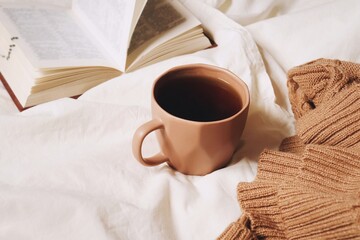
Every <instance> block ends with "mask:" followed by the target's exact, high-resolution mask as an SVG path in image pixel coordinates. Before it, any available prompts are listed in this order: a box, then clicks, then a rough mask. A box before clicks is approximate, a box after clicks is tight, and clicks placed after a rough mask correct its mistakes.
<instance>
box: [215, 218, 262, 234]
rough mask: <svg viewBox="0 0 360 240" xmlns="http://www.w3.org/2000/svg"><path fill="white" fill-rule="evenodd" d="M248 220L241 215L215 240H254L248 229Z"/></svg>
mask: <svg viewBox="0 0 360 240" xmlns="http://www.w3.org/2000/svg"><path fill="white" fill-rule="evenodd" d="M248 224H249V219H248V217H247V216H246V215H242V216H241V218H239V219H238V220H237V221H236V222H233V223H232V224H230V225H229V226H228V227H227V228H226V229H225V231H224V232H223V233H222V234H221V235H220V236H219V237H218V238H217V240H253V239H256V238H255V236H254V235H253V234H252V232H251V231H250V229H249V228H248Z"/></svg>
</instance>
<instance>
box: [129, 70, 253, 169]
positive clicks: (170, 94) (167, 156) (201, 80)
mask: <svg viewBox="0 0 360 240" xmlns="http://www.w3.org/2000/svg"><path fill="white" fill-rule="evenodd" d="M249 102H250V98H249V90H248V88H247V86H246V84H245V83H244V82H243V81H242V80H241V79H239V78H238V77H237V76H236V75H235V74H233V73H231V72H230V71H228V70H226V69H223V68H219V67H215V66H211V65H205V64H190V65H184V66H179V67H175V68H172V69H170V70H168V71H167V72H165V73H164V74H162V75H161V76H160V77H158V78H157V79H156V80H155V82H154V85H153V89H152V97H151V109H152V120H151V121H149V122H147V123H145V124H143V125H142V126H140V127H139V128H138V129H137V130H136V132H135V134H134V137H133V143H132V148H133V154H134V156H135V158H136V159H137V160H138V161H139V162H140V163H142V164H143V165H145V166H155V165H158V164H161V163H164V162H167V163H168V164H169V165H170V167H172V168H174V169H175V170H177V171H179V172H182V173H184V174H189V175H205V174H208V173H210V172H212V171H214V170H216V169H219V168H222V167H224V166H226V165H227V164H228V162H229V161H230V160H231V157H232V155H233V153H234V151H235V150H236V148H237V147H238V145H239V141H240V137H241V134H242V132H243V129H244V127H245V123H246V119H247V114H248V109H249ZM152 131H155V132H156V137H157V140H158V142H159V145H160V149H161V150H160V152H159V153H158V154H156V155H154V156H152V157H144V156H143V155H142V144H143V141H144V139H145V137H146V136H147V135H148V134H149V133H150V132H152Z"/></svg>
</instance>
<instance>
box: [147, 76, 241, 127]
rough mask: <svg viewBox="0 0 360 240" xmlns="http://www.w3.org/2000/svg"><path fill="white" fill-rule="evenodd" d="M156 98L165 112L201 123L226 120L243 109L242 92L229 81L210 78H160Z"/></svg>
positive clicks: (155, 91)
mask: <svg viewBox="0 0 360 240" xmlns="http://www.w3.org/2000/svg"><path fill="white" fill-rule="evenodd" d="M154 97H155V100H156V101H157V103H158V104H159V106H160V107H161V108H163V109H164V110H165V111H166V112H168V113H170V114H172V115H174V116H176V117H179V118H183V119H187V120H191V121H198V122H210V121H218V120H222V119H226V118H228V117H231V116H233V115H234V114H236V113H237V112H239V111H240V110H241V108H242V104H241V99H240V97H239V94H237V92H236V91H235V90H234V89H233V88H232V87H231V86H230V84H228V83H227V82H225V81H223V80H221V79H216V78H211V77H203V76H186V77H177V78H176V77H175V78H166V79H161V80H160V81H158V82H157V83H156V86H155V88H154Z"/></svg>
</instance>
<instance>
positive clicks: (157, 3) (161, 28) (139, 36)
mask: <svg viewBox="0 0 360 240" xmlns="http://www.w3.org/2000/svg"><path fill="white" fill-rule="evenodd" d="M185 20H186V18H185V16H184V15H182V14H181V13H180V12H179V11H178V10H176V8H174V7H173V6H172V5H171V4H169V3H168V1H167V0H149V1H148V3H147V4H146V6H145V8H144V10H143V12H142V14H141V16H140V19H139V21H138V23H137V25H136V28H135V31H134V33H133V35H132V39H131V42H130V46H129V49H128V54H131V53H132V52H133V51H134V50H135V49H137V48H138V47H140V46H141V45H142V44H144V43H145V42H147V41H149V40H150V39H152V38H154V37H155V36H159V35H161V34H162V33H164V32H166V31H168V30H169V29H171V28H173V27H175V26H177V25H179V24H181V23H182V22H185Z"/></svg>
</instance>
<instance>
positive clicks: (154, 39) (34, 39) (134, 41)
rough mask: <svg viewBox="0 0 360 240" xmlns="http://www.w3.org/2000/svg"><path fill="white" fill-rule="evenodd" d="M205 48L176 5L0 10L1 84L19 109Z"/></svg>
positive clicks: (88, 3) (196, 25)
mask: <svg viewBox="0 0 360 240" xmlns="http://www.w3.org/2000/svg"><path fill="white" fill-rule="evenodd" d="M211 45H212V44H211V42H210V40H209V39H208V38H207V37H206V35H205V34H204V31H203V28H202V27H201V24H200V22H199V21H198V20H197V19H196V18H195V17H194V16H193V15H192V14H191V13H190V12H189V11H188V10H187V9H186V8H185V7H184V6H182V5H181V3H179V2H177V1H176V0H109V1H103V0H74V1H73V3H72V7H71V9H66V8H62V7H59V6H48V5H46V6H39V5H29V4H26V5H19V4H15V3H14V4H0V72H1V74H0V79H2V82H3V83H4V86H5V87H6V88H7V90H8V91H9V93H10V95H12V97H13V100H14V101H15V103H16V104H17V106H18V108H19V109H20V110H22V109H23V108H27V107H30V106H33V105H37V104H40V103H43V102H47V101H51V100H55V99H58V98H62V97H71V96H76V95H80V94H82V93H84V92H85V91H86V90H88V89H90V88H92V87H94V86H96V85H98V84H100V83H102V82H104V81H106V80H109V79H111V78H114V77H117V76H119V75H121V74H122V73H123V72H128V71H131V70H135V69H137V68H140V67H143V66H146V65H149V64H152V63H155V62H158V61H161V60H164V59H167V58H170V57H173V56H177V55H181V54H186V53H191V52H195V51H198V50H201V49H205V48H208V47H210V46H211ZM1 75H2V76H1ZM5 80H6V81H5Z"/></svg>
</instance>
